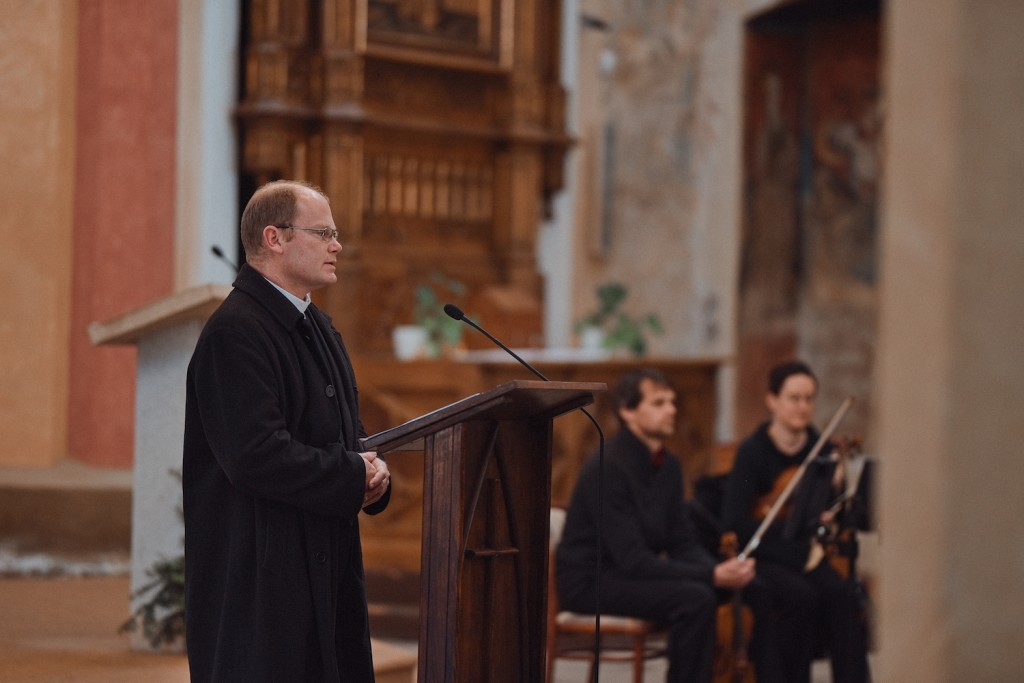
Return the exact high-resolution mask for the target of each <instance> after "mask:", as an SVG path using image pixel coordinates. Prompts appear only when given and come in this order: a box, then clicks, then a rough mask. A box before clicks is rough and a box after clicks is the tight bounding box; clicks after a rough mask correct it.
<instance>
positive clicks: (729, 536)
mask: <svg viewBox="0 0 1024 683" xmlns="http://www.w3.org/2000/svg"><path fill="white" fill-rule="evenodd" d="M719 551H720V552H721V554H722V556H723V557H725V558H726V559H731V558H734V557H736V555H737V552H738V551H739V541H738V540H737V538H736V534H735V533H734V532H732V531H728V532H726V533H724V534H722V539H721V545H720V547H719ZM715 630H716V635H717V638H716V640H715V659H714V664H713V668H712V680H713V681H714V683H755V681H756V680H757V679H756V677H755V676H754V667H753V665H752V664H751V662H750V658H749V656H748V655H747V643H749V642H750V639H751V637H752V635H753V630H754V618H753V616H752V615H751V614H750V610H748V609H745V608H744V607H743V593H742V591H739V590H738V591H734V592H733V595H732V598H731V599H730V600H729V602H728V603H726V604H724V605H722V606H720V607H719V608H718V614H717V618H716V620H715Z"/></svg>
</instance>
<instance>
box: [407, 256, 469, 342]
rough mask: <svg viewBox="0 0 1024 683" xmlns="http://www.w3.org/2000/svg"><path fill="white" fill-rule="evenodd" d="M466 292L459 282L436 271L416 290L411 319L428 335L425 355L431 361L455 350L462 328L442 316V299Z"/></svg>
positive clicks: (451, 319) (445, 315)
mask: <svg viewBox="0 0 1024 683" xmlns="http://www.w3.org/2000/svg"><path fill="white" fill-rule="evenodd" d="M465 291H466V286H465V285H463V284H462V283H461V282H459V281H458V280H453V279H451V278H448V277H446V276H445V275H444V274H443V273H440V272H438V271H434V272H432V273H431V274H430V278H429V281H428V282H425V283H423V284H421V285H419V286H417V287H416V292H415V295H416V302H415V305H414V307H413V316H414V318H415V320H416V324H417V325H419V326H420V327H422V328H423V329H424V331H425V332H426V333H427V349H426V351H427V355H428V356H430V357H431V358H438V357H439V356H441V354H442V353H444V351H445V350H446V349H448V348H450V347H454V346H458V344H459V342H461V341H462V332H463V330H464V326H463V324H462V323H461V322H460V321H458V320H455V319H454V318H450V317H448V315H447V314H446V313H445V312H444V304H445V303H446V302H445V301H443V300H442V296H446V295H451V296H453V297H459V296H462V295H463V294H465Z"/></svg>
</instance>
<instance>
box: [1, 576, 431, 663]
mask: <svg viewBox="0 0 1024 683" xmlns="http://www.w3.org/2000/svg"><path fill="white" fill-rule="evenodd" d="M128 591H129V584H128V577H127V576H103V577H49V578H46V577H5V578H0V681H3V682H4V683H72V682H73V683H143V682H145V683H187V681H188V661H187V660H186V659H185V656H184V655H181V654H155V653H149V652H138V651H134V650H132V647H131V640H130V636H128V635H125V634H119V633H118V627H119V626H120V625H121V624H122V623H123V622H124V620H125V619H126V618H127V614H128ZM374 660H375V665H376V668H377V670H378V675H377V683H413V682H414V681H415V676H416V674H415V646H414V645H412V644H408V643H383V642H380V643H378V642H375V643H374Z"/></svg>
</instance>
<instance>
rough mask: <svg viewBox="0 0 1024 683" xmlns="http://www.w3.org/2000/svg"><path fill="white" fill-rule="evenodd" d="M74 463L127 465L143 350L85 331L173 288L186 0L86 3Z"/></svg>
mask: <svg viewBox="0 0 1024 683" xmlns="http://www.w3.org/2000/svg"><path fill="white" fill-rule="evenodd" d="M78 41H79V43H78V80H77V84H78V92H77V114H76V118H77V122H76V143H77V148H76V156H75V159H76V161H75V199H74V201H75V207H74V230H73V234H74V245H73V246H74V256H73V266H72V270H73V272H72V287H73V291H72V296H71V309H72V313H71V364H70V375H71V376H70V391H69V404H70V405H69V411H68V419H69V425H68V427H69V429H68V431H69V436H68V440H69V444H68V451H69V455H70V456H71V457H73V458H76V459H79V460H82V461H85V462H88V463H91V464H95V465H105V466H112V467H129V466H131V464H132V458H133V449H134V443H133V438H134V437H133V423H134V418H135V406H134V398H135V349H134V347H99V348H97V347H93V346H92V345H91V344H90V343H89V340H88V336H87V333H86V329H87V327H88V325H89V323H91V322H93V321H95V320H107V319H109V318H111V317H113V316H116V315H119V314H120V313H123V312H125V311H127V310H130V309H132V308H135V307H137V306H140V305H142V304H145V303H148V302H150V301H152V300H154V299H157V298H159V297H161V296H164V295H167V294H170V293H171V292H172V291H173V286H174V279H173V278H174V275H173V257H174V251H173V250H174V179H175V122H176V106H177V104H176V98H177V45H178V0H146V2H124V1H123V0H80V1H79V27H78Z"/></svg>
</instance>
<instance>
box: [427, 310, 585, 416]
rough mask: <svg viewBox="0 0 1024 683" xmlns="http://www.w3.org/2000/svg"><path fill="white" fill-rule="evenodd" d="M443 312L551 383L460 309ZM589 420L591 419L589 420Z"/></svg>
mask: <svg viewBox="0 0 1024 683" xmlns="http://www.w3.org/2000/svg"><path fill="white" fill-rule="evenodd" d="M444 312H445V314H447V315H448V317H449V318H455V319H456V320H460V321H462V322H464V323H466V324H467V325H469V326H470V327H472V328H473V329H474V330H477V331H479V332H480V333H482V334H483V335H484V336H485V337H487V338H488V339H490V340H491V341H492V342H494V343H495V344H497V345H498V346H500V347H501V348H502V350H503V351H505V353H507V354H508V355H510V356H512V357H513V358H515V359H516V360H517V361H519V362H520V363H522V364H523V366H524V367H526V369H527V370H529V371H530V372H532V373H533V374H535V375H537V376H538V377H540V378H541V379H542V380H544V381H545V382H550V381H551V380H549V379H548V378H547V377H545V376H544V375H543V374H541V372H540V370H538V369H537V368H535V367H533V366H532V365H530V364H529V363H527V362H526V361H525V360H523V359H522V358H520V357H519V356H518V354H516V352H515V351H513V350H512V349H510V348H508V347H507V346H505V345H504V344H502V343H501V342H500V341H498V339H497V337H495V336H494V335H492V334H491V333H490V332H488V331H487V330H485V329H484V328H482V327H480V326H479V325H477V324H476V323H475V322H473V321H472V320H471V319H469V318H467V317H466V314H465V313H463V312H462V309H461V308H459V307H458V306H456V305H455V304H445V305H444ZM581 410H583V409H582V408H581ZM583 412H585V413H586V412H587V411H586V410H583ZM588 414H589V413H588ZM591 419H593V418H591ZM598 429H600V427H598Z"/></svg>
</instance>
